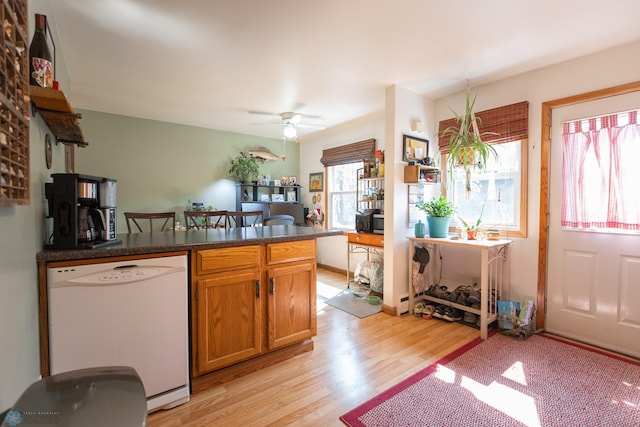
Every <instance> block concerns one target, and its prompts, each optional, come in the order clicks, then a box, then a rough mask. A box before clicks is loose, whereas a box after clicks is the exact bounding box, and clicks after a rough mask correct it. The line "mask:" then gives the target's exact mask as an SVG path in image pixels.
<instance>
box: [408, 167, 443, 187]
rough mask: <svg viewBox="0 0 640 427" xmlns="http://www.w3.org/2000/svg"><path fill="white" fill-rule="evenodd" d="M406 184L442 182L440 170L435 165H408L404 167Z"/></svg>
mask: <svg viewBox="0 0 640 427" xmlns="http://www.w3.org/2000/svg"><path fill="white" fill-rule="evenodd" d="M404 182H405V184H435V183H437V182H440V170H439V169H437V168H435V167H433V166H425V165H407V166H405V167H404Z"/></svg>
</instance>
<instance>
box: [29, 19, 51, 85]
mask: <svg viewBox="0 0 640 427" xmlns="http://www.w3.org/2000/svg"><path fill="white" fill-rule="evenodd" d="M46 28H47V17H46V15H41V14H39V13H36V30H35V32H34V34H33V39H32V40H31V45H30V46H29V84H31V85H34V86H40V87H49V88H50V87H53V56H52V55H51V51H50V50H49V45H48V44H47V30H46Z"/></svg>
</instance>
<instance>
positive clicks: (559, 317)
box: [546, 92, 640, 357]
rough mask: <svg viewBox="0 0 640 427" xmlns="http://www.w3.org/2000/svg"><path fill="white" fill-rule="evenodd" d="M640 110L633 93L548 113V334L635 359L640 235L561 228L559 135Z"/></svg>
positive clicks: (639, 353)
mask: <svg viewBox="0 0 640 427" xmlns="http://www.w3.org/2000/svg"><path fill="white" fill-rule="evenodd" d="M639 107H640V93H639V92H636V93H632V94H627V95H620V96H615V97H610V98H606V99H603V100H596V101H589V102H584V103H581V104H577V105H573V106H567V107H561V108H554V109H553V111H552V129H551V163H550V190H549V192H550V195H549V197H550V201H549V211H550V214H549V245H548V254H549V257H548V280H547V318H546V329H547V330H548V331H549V332H554V333H557V334H559V335H563V336H566V337H569V338H574V339H577V340H580V341H583V342H587V343H591V344H594V345H597V346H600V347H603V348H608V349H611V350H615V351H618V352H621V353H625V354H628V355H632V356H635V357H640V235H630V234H618V233H617V234H613V233H595V232H583V231H566V230H563V229H561V227H560V215H561V195H562V138H561V133H562V123H563V122H566V121H568V120H573V119H580V118H588V117H594V116H599V115H602V114H607V113H613V112H620V111H627V110H631V109H637V108H639ZM639 167H640V164H639ZM635 185H638V184H635ZM638 191H640V188H638Z"/></svg>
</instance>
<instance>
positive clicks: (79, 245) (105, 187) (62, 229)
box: [45, 173, 121, 249]
mask: <svg viewBox="0 0 640 427" xmlns="http://www.w3.org/2000/svg"><path fill="white" fill-rule="evenodd" d="M51 177H52V178H53V182H52V183H45V195H46V198H47V202H48V204H49V209H48V218H50V219H51V218H52V219H53V231H52V232H51V234H50V236H49V237H48V238H47V242H46V243H45V247H50V248H56V249H89V248H96V247H101V246H106V245H113V244H116V243H120V242H121V241H120V240H117V239H116V207H115V199H116V196H115V193H116V180H114V179H110V178H103V177H97V176H90V175H81V174H75V173H54V174H52V175H51Z"/></svg>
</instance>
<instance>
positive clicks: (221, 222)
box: [184, 211, 227, 230]
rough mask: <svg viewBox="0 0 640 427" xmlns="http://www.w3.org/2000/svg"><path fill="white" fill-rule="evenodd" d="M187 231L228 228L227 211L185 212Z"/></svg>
mask: <svg viewBox="0 0 640 427" xmlns="http://www.w3.org/2000/svg"><path fill="white" fill-rule="evenodd" d="M184 223H185V226H186V227H187V230H199V229H203V230H204V229H209V228H227V211H184Z"/></svg>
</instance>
